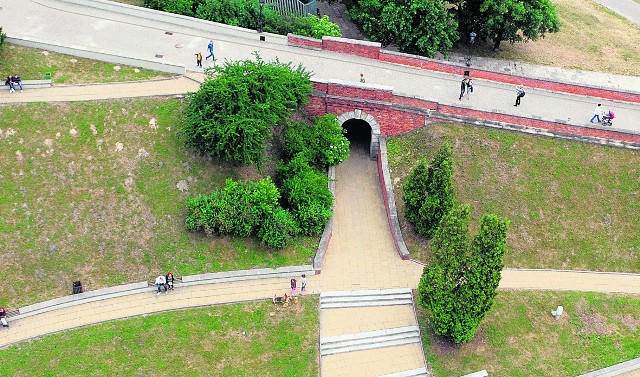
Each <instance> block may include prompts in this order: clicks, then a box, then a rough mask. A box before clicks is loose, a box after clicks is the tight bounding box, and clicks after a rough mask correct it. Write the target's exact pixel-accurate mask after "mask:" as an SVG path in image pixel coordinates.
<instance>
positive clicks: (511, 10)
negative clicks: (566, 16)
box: [457, 0, 560, 50]
mask: <svg viewBox="0 0 640 377" xmlns="http://www.w3.org/2000/svg"><path fill="white" fill-rule="evenodd" d="M457 5H458V21H459V25H460V29H459V30H460V34H461V35H462V38H463V39H464V40H467V38H468V36H469V33H471V32H472V31H473V32H475V33H476V34H477V38H479V39H481V40H488V39H490V40H492V41H493V44H494V49H496V50H497V49H498V48H499V47H500V43H501V42H502V41H509V42H511V43H515V42H520V41H527V40H533V41H535V40H536V39H538V38H540V37H544V35H545V33H555V32H557V31H558V30H560V21H559V19H558V14H557V11H556V7H555V5H554V4H553V3H552V2H551V0H458V1H457Z"/></svg>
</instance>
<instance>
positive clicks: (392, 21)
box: [349, 0, 458, 57]
mask: <svg viewBox="0 0 640 377" xmlns="http://www.w3.org/2000/svg"><path fill="white" fill-rule="evenodd" d="M349 16H350V17H351V19H352V20H353V21H354V22H355V23H356V24H358V25H359V26H360V27H361V28H362V29H363V30H364V32H365V33H367V34H368V35H369V36H370V37H371V39H372V40H374V41H378V42H380V43H381V44H382V45H383V46H387V45H389V44H397V45H398V46H399V47H400V50H401V51H403V52H407V53H414V54H420V55H425V56H430V57H433V56H434V55H435V53H436V52H438V51H440V52H445V53H446V52H447V51H449V49H451V46H453V44H454V43H455V42H456V40H457V39H458V35H457V23H456V21H455V20H454V18H453V17H452V15H451V14H450V13H449V11H448V10H447V8H446V3H445V2H444V1H443V0H360V1H358V2H357V3H356V5H355V6H354V7H353V8H352V9H351V10H349Z"/></svg>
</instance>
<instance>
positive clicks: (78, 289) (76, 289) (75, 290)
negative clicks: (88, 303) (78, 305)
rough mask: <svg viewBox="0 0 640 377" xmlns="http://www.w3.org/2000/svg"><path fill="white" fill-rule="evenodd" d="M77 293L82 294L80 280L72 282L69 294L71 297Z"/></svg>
mask: <svg viewBox="0 0 640 377" xmlns="http://www.w3.org/2000/svg"><path fill="white" fill-rule="evenodd" d="M78 293H82V283H81V282H80V280H78V281H74V282H73V291H72V292H71V294H72V295H76V294H78Z"/></svg>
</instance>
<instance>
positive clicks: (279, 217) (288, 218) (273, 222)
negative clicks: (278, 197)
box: [258, 207, 298, 249]
mask: <svg viewBox="0 0 640 377" xmlns="http://www.w3.org/2000/svg"><path fill="white" fill-rule="evenodd" d="M297 233H298V224H297V223H296V220H295V219H294V218H293V216H292V215H291V213H290V212H289V211H287V210H286V209H283V208H281V207H277V208H275V209H274V211H273V212H272V213H271V214H270V215H269V216H267V217H265V218H264V220H263V221H262V225H261V226H260V228H259V229H258V238H260V240H261V241H262V243H264V244H265V245H267V246H269V247H271V248H273V249H282V248H283V247H285V246H286V245H287V244H289V242H291V240H292V239H293V237H294V236H295V235H296V234H297Z"/></svg>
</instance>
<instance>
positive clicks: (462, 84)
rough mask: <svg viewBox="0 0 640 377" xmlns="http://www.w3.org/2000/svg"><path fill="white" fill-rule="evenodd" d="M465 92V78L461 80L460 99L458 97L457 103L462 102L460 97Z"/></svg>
mask: <svg viewBox="0 0 640 377" xmlns="http://www.w3.org/2000/svg"><path fill="white" fill-rule="evenodd" d="M466 91H467V78H466V77H465V78H463V79H462V82H461V83H460V97H458V100H459V101H462V97H463V96H464V93H465V92H466Z"/></svg>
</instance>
